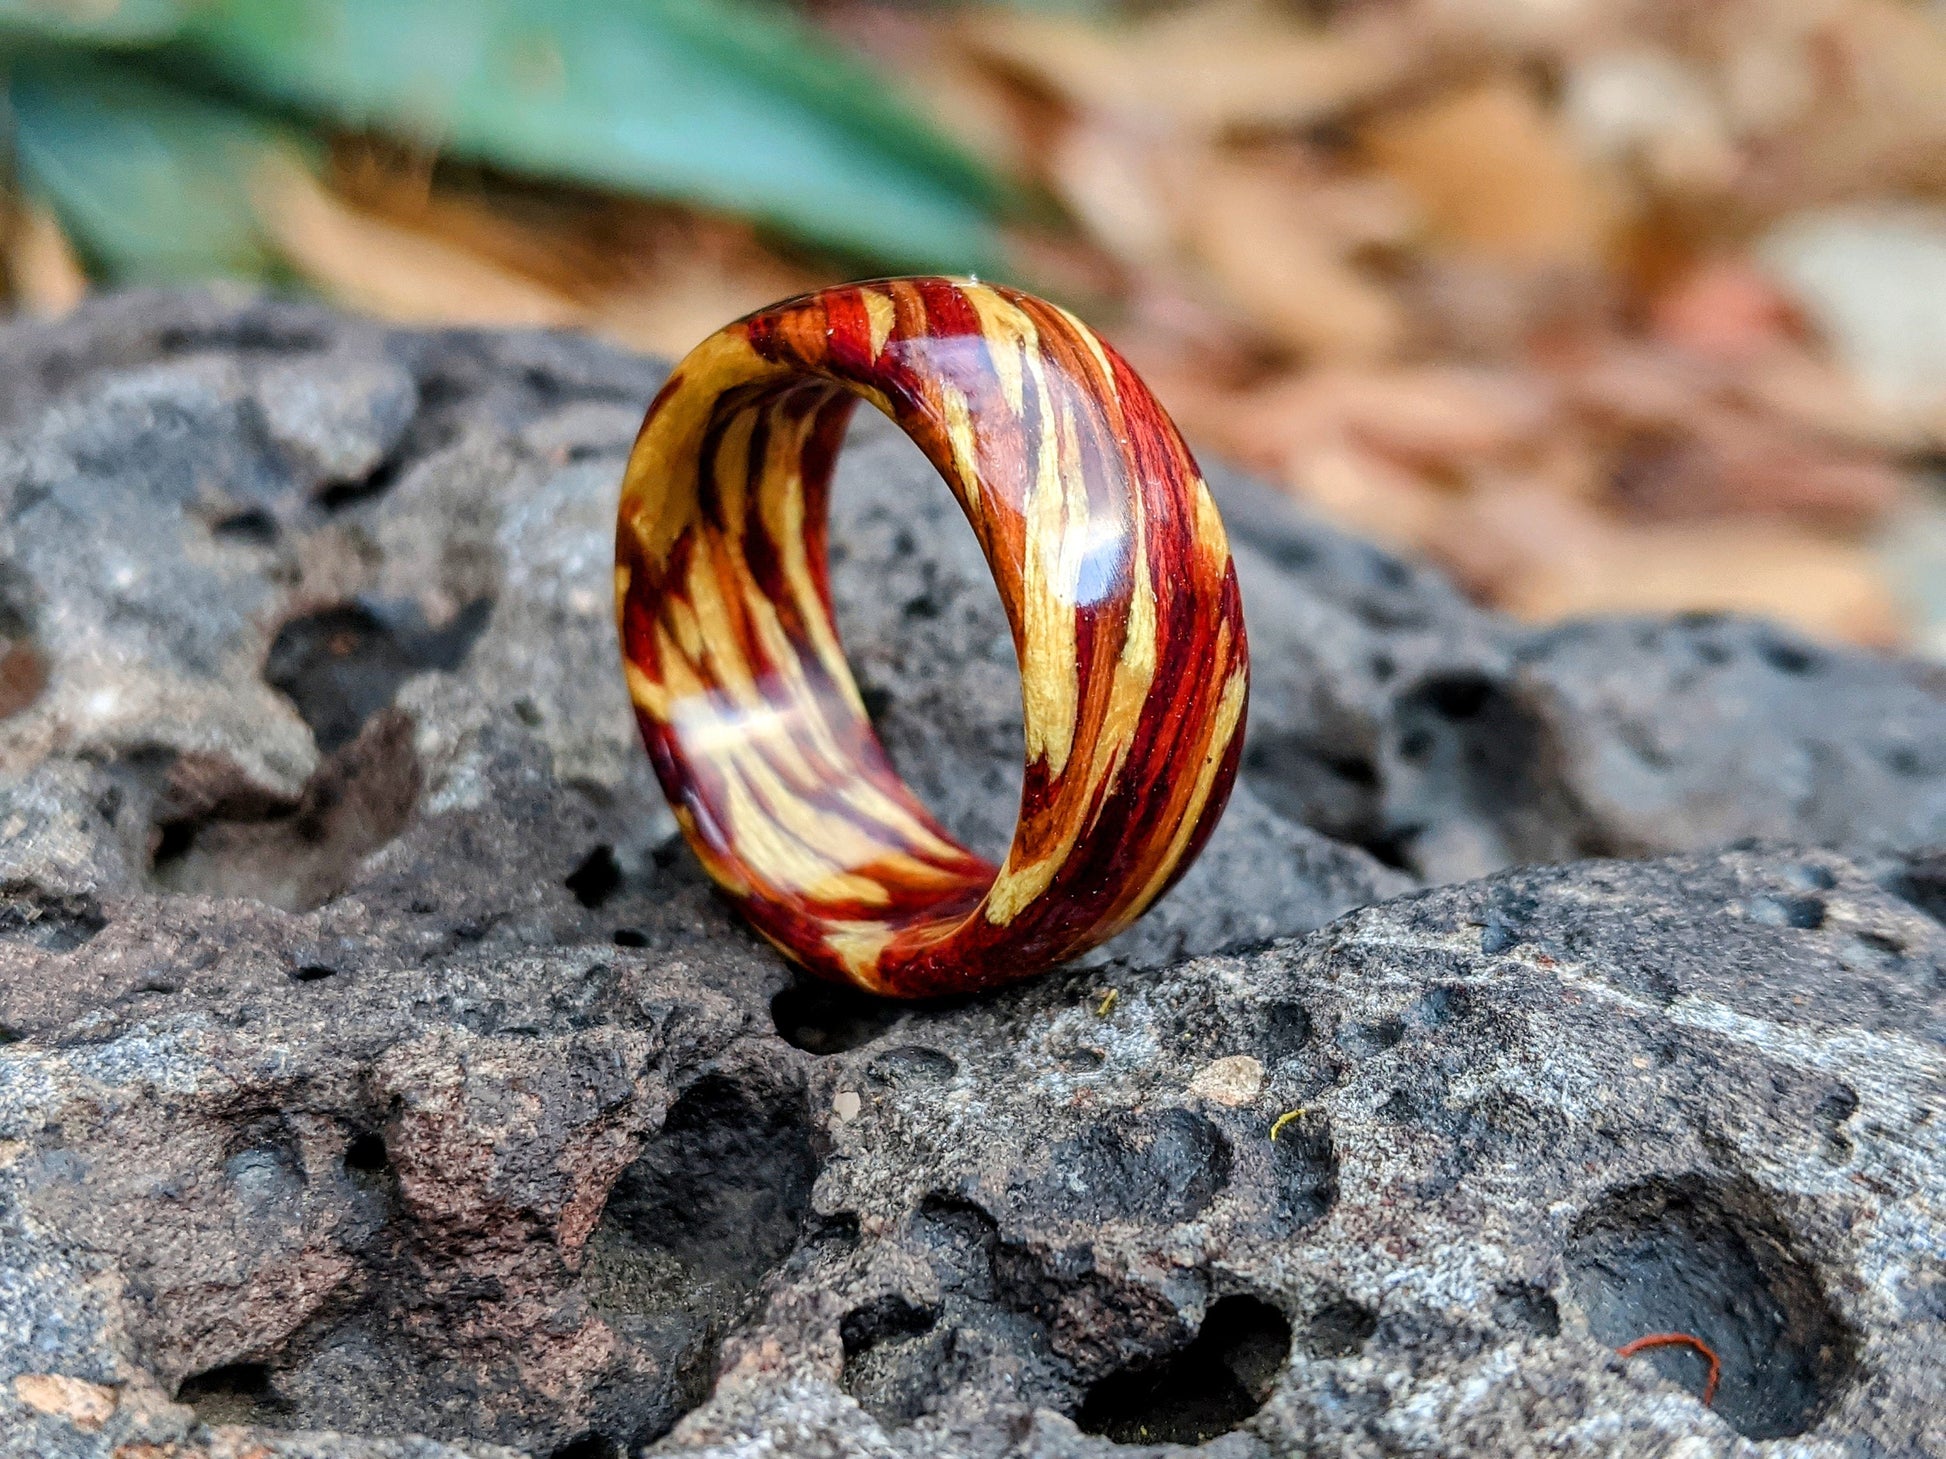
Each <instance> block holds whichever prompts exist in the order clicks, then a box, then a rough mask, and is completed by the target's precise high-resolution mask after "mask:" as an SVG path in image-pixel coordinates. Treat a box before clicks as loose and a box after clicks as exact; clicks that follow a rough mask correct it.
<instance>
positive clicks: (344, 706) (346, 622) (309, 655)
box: [264, 598, 493, 753]
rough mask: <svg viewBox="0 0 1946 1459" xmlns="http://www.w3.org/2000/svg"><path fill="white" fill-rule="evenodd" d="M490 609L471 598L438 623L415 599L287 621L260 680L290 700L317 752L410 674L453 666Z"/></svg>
mask: <svg viewBox="0 0 1946 1459" xmlns="http://www.w3.org/2000/svg"><path fill="white" fill-rule="evenodd" d="M492 612H493V600H492V599H491V598H476V599H474V600H473V601H472V602H471V603H468V604H467V605H466V606H465V607H464V608H462V609H460V611H459V612H458V613H457V614H455V615H454V616H453V619H452V621H451V622H450V623H446V624H443V625H441V626H439V627H436V628H435V627H433V626H431V625H429V624H428V623H427V622H426V621H425V618H424V616H423V615H422V614H421V613H420V611H419V607H418V605H417V604H415V603H409V602H406V603H377V602H374V603H352V604H346V605H343V606H340V607H336V608H326V609H323V610H322V611H320V612H317V613H310V614H306V615H305V616H304V617H302V618H294V619H292V620H291V621H290V622H289V623H286V624H285V625H284V627H283V629H282V630H281V631H280V632H279V633H278V635H277V638H276V640H275V641H274V642H273V643H272V644H271V646H270V655H269V658H268V659H267V660H266V661H265V663H264V679H265V680H266V682H268V683H269V684H270V686H271V687H272V688H273V689H277V690H280V691H281V692H282V693H283V694H284V695H286V696H287V697H288V698H289V699H290V701H291V703H292V704H293V705H294V706H296V709H297V712H298V713H299V714H300V715H302V716H303V717H304V722H305V723H306V724H308V725H309V726H310V727H311V733H312V734H313V735H315V736H316V738H317V742H318V748H319V750H321V751H324V752H326V753H329V752H330V751H332V750H335V749H337V748H338V747H339V746H341V745H345V744H349V743H350V742H351V740H352V737H353V736H355V735H356V734H357V733H358V731H359V728H360V726H362V725H363V724H364V723H365V721H366V720H368V719H370V718H371V717H372V716H373V715H375V714H377V713H378V712H379V711H380V710H381V709H384V708H386V707H387V706H388V705H390V704H391V702H392V700H393V698H394V696H395V695H397V693H398V692H399V686H400V685H401V684H403V683H405V681H406V680H407V679H410V678H411V677H413V676H414V675H415V674H421V673H425V672H427V671H429V670H433V669H442V670H446V671H449V672H450V671H451V670H453V669H457V668H458V667H459V666H460V664H461V663H463V662H464V661H465V659H466V655H467V653H468V652H469V651H470V650H471V649H472V647H473V643H474V641H475V640H476V639H477V638H478V637H479V636H480V632H481V630H483V629H484V628H485V627H486V624H487V619H488V618H489V617H490V616H491V615H492Z"/></svg>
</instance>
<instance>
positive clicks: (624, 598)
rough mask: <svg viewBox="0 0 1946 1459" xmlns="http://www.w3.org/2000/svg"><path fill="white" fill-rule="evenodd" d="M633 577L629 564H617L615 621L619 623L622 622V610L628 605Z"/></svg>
mask: <svg viewBox="0 0 1946 1459" xmlns="http://www.w3.org/2000/svg"><path fill="white" fill-rule="evenodd" d="M633 576H634V575H633V573H631V572H630V571H629V566H628V564H627V563H625V562H618V563H616V564H615V621H616V622H617V623H620V622H621V621H622V609H623V608H624V607H625V606H626V605H627V603H628V585H629V583H630V581H631V580H632V579H633Z"/></svg>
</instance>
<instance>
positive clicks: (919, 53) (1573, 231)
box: [0, 0, 1946, 657]
mask: <svg viewBox="0 0 1946 1459" xmlns="http://www.w3.org/2000/svg"><path fill="white" fill-rule="evenodd" d="M0 66H3V67H4V99H5V141H6V146H5V151H4V158H5V172H4V198H5V209H4V215H5V223H4V234H0V237H3V239H4V242H3V243H0V262H3V263H4V270H3V272H4V279H5V291H6V307H7V308H8V309H11V310H15V311H19V312H21V313H25V314H30V315H44V316H45V315H58V314H60V313H62V312H64V311H66V310H68V309H70V308H72V307H73V306H74V305H75V304H76V303H77V302H78V301H79V300H80V299H81V298H82V297H83V296H84V295H85V294H86V293H87V292H88V291H89V290H90V289H94V288H101V287H108V286H116V285H129V284H148V283H175V282H185V281H192V280H204V279H235V280H242V281H246V282H248V283H251V284H255V285H259V286H262V285H269V286H272V287H277V288H285V289H292V290H297V291H304V292H310V293H313V294H316V295H320V296H322V297H324V298H327V299H330V300H333V301H336V302H338V303H341V304H344V305H347V306H350V307H353V308H356V309H361V310H365V311H369V312H372V313H376V314H378V315H381V316H385V317H388V318H392V319H396V320H401V321H408V322H413V323H438V322H451V323H466V324H493V325H559V326H572V327H576V328H581V329H586V330H589V331H592V332H594V333H596V334H599V335H603V336H606V337H608V338H610V339H613V340H616V341H618V342H620V343H622V344H624V345H628V346H631V347H634V348H637V349H642V350H648V351H654V352H657V353H661V354H667V355H676V354H680V353H681V352H682V351H684V350H686V349H687V348H688V347H689V346H690V345H692V344H694V343H695V342H696V341H697V340H698V339H700V338H701V337H702V336H703V335H705V334H707V333H708V332H709V331H710V330H711V329H713V328H715V327H716V326H718V325H720V324H722V323H725V322H727V321H728V320H729V319H731V318H732V317H734V316H736V315H738V314H740V313H742V312H744V311H746V310H748V309H751V308H754V307H756V306H758V305H760V304H763V303H766V302H769V301H770V300H772V299H774V298H777V297H780V296H782V295H785V294H788V293H792V292H795V291H798V290H800V289H804V288H809V287H814V286H816V285H818V284H820V283H824V282H829V281H833V280H837V279H840V278H845V277H857V276H861V275H868V274H873V273H884V272H912V271H920V270H940V271H951V272H977V273H978V274H980V275H981V276H982V277H988V278H994V279H999V280H1003V281H1006V282H1010V283H1014V284H1017V285H1019V286H1022V287H1025V288H1029V289H1032V290H1034V291H1036V292H1040V293H1045V294H1048V295H1050V296H1052V297H1055V298H1057V299H1059V300H1061V301H1062V302H1064V303H1066V304H1068V305H1069V306H1070V307H1072V308H1074V309H1075V310H1077V311H1078V312H1080V313H1082V314H1083V315H1084V316H1085V317H1087V318H1088V319H1089V320H1090V321H1091V322H1093V323H1095V324H1096V325H1097V326H1098V327H1099V328H1101V329H1102V330H1103V332H1104V333H1105V334H1107V335H1108V336H1109V338H1111V339H1112V340H1113V341H1114V342H1115V343H1116V344H1118V345H1119V346H1120V347H1121V348H1122V349H1123V351H1124V352H1125V353H1126V354H1128V355H1129V356H1130V358H1131V359H1132V360H1133V361H1134V363H1135V364H1136V366H1137V367H1138V368H1139V369H1140V370H1141V371H1142V372H1143V373H1144V374H1145V375H1146V377H1147V378H1148V380H1149V381H1150V383H1151V384H1152V385H1153V386H1154V387H1155V389H1156V390H1157V392H1158V394H1160V396H1161V397H1162V399H1163V400H1164V402H1165V403H1166V404H1167V405H1168V406H1169V408H1170V409H1171V411H1172V412H1173V413H1174V414H1175V416H1176V418H1177V420H1178V421H1179V422H1180V423H1181V424H1182V426H1183V427H1184V429H1185V431H1186V432H1187V433H1188V434H1189V436H1190V437H1191V439H1192V441H1193V442H1194V444H1195V445H1196V446H1197V448H1198V449H1199V450H1201V451H1203V452H1205V453H1208V454H1211V455H1221V456H1225V457H1228V458H1230V459H1232V460H1235V461H1238V462H1241V463H1243V464H1245V465H1247V466H1249V467H1251V468H1253V469H1255V470H1257V471H1259V472H1260V473H1262V474H1263V475H1265V476H1266V477H1268V478H1270V479H1272V480H1274V481H1276V482H1278V483H1280V484H1281V485H1282V486H1283V487H1285V488H1286V489H1288V490H1289V491H1290V492H1291V493H1292V494H1293V495H1294V496H1295V497H1297V498H1299V499H1300V500H1302V501H1304V502H1306V503H1308V504H1309V505H1310V506H1311V507H1313V508H1314V509H1315V510H1317V511H1319V512H1321V513H1323V514H1325V515H1327V516H1329V517H1331V518H1333V519H1335V520H1337V521H1339V522H1341V523H1343V524H1345V525H1347V526H1349V527H1351V528H1353V529H1355V530H1357V531H1359V532H1362V533H1364V534H1366V535H1369V536H1371V537H1374V538H1376V539H1378V540H1380V541H1383V542H1385V543H1387V544H1390V545H1392V546H1395V547H1399V548H1402V549H1405V550H1408V551H1411V552H1414V553H1417V554H1420V555H1423V556H1427V557H1430V558H1433V559H1435V560H1436V561H1438V562H1439V563H1441V564H1442V565H1443V566H1444V567H1445V568H1446V569H1447V570H1449V571H1450V572H1451V573H1452V574H1454V575H1455V576H1456V577H1457V579H1458V580H1459V581H1460V582H1461V583H1462V584H1463V585H1464V586H1465V587H1466V588H1467V589H1468V590H1469V591H1470V592H1472V593H1473V594H1474V595H1475V596H1477V597H1478V598H1479V599H1480V600H1481V601H1483V602H1486V603H1490V604H1493V605H1495V606H1497V607H1500V608H1503V609H1506V610H1508V611H1510V612H1512V613H1515V614H1517V615H1520V616H1522V617H1525V618H1530V619H1541V620H1544V619H1551V618H1557V617H1561V616H1565V615H1570V614H1578V613H1586V612H1596V611H1629V610H1644V611H1669V610H1682V609H1718V608H1731V609H1740V610H1747V611H1754V612H1763V613H1769V614H1774V615H1777V616H1779V617H1782V618H1785V619H1788V620H1790V621H1792V622H1795V623H1797V624H1799V625H1801V626H1802V627H1805V628H1807V629H1809V630H1811V631H1812V632H1815V633H1818V634H1821V635H1824V636H1826V637H1831V638H1838V639H1845V640H1850V641H1853V642H1860V643H1867V644H1875V645H1886V646H1904V647H1909V648H1913V649H1916V650H1918V651H1920V652H1924V653H1929V654H1932V655H1935V656H1940V657H1946V495H1942V491H1941V486H1940V482H1941V480H1942V472H1941V469H1940V468H1941V465H1942V463H1946V4H1940V3H1934V0H1186V3H1177V4H1153V3H1143V4H1112V3H1106V0H1067V3H1050V0H1041V3H1036V4H1028V3H1015V4H1010V5H1000V4H971V3H968V4H959V5H952V4H945V3H933V4H921V3H902V4H889V3H856V0H806V3H802V4H796V5H792V4H787V3H785V0H0Z"/></svg>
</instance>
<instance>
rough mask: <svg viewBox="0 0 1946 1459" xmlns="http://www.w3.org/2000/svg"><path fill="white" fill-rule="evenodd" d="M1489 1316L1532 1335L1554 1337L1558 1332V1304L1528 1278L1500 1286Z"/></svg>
mask: <svg viewBox="0 0 1946 1459" xmlns="http://www.w3.org/2000/svg"><path fill="white" fill-rule="evenodd" d="M1493 1320H1494V1321H1495V1322H1496V1323H1498V1324H1499V1325H1500V1326H1501V1327H1503V1328H1508V1329H1511V1330H1513V1331H1515V1332H1524V1333H1531V1334H1533V1335H1534V1336H1535V1337H1557V1336H1559V1335H1560V1332H1561V1308H1560V1306H1559V1304H1557V1303H1556V1302H1555V1300H1554V1298H1553V1297H1552V1296H1550V1295H1549V1294H1548V1291H1547V1289H1546V1288H1544V1287H1537V1286H1535V1285H1534V1284H1533V1283H1531V1282H1513V1283H1510V1284H1509V1285H1507V1286H1504V1287H1501V1288H1500V1289H1499V1293H1498V1295H1497V1296H1496V1297H1495V1298H1494V1302H1493Z"/></svg>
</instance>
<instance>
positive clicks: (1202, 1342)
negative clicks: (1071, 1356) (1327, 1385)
mask: <svg viewBox="0 0 1946 1459" xmlns="http://www.w3.org/2000/svg"><path fill="white" fill-rule="evenodd" d="M1290 1351H1291V1325H1290V1323H1289V1322H1288V1321H1287V1320H1286V1319H1285V1317H1284V1314H1283V1313H1281V1312H1279V1311H1278V1310H1277V1309H1276V1308H1275V1307H1273V1306H1271V1305H1270V1304H1269V1303H1268V1302H1262V1301H1259V1300H1258V1299H1256V1298H1255V1297H1225V1298H1224V1299H1223V1300H1222V1301H1220V1302H1218V1303H1217V1304H1216V1305H1215V1306H1213V1307H1211V1308H1210V1309H1209V1312H1208V1314H1207V1315H1206V1316H1205V1317H1204V1318H1203V1325H1202V1327H1201V1328H1200V1329H1199V1330H1198V1331H1197V1333H1196V1336H1195V1339H1194V1340H1193V1341H1192V1342H1191V1343H1190V1344H1189V1346H1188V1347H1186V1348H1184V1349H1182V1350H1181V1351H1180V1352H1178V1353H1175V1354H1172V1355H1171V1356H1169V1357H1167V1358H1163V1359H1161V1360H1159V1361H1157V1362H1153V1363H1145V1364H1141V1365H1139V1366H1137V1367H1132V1368H1126V1369H1123V1370H1122V1371H1121V1372H1119V1373H1114V1374H1111V1375H1110V1376H1108V1377H1107V1378H1104V1379H1102V1380H1101V1381H1100V1382H1099V1383H1096V1384H1095V1385H1094V1386H1093V1387H1092V1388H1090V1389H1089V1390H1088V1396H1087V1399H1086V1400H1085V1401H1084V1402H1083V1403H1082V1405H1081V1412H1080V1413H1079V1415H1077V1416H1076V1419H1075V1422H1076V1423H1078V1424H1079V1425H1080V1426H1081V1428H1082V1429H1083V1430H1084V1431H1085V1432H1087V1433H1091V1434H1100V1435H1102V1436H1103V1437H1105V1438H1109V1439H1112V1440H1114V1441H1115V1442H1116V1443H1118V1444H1201V1443H1205V1442H1207V1441H1208V1440H1210V1439H1213V1438H1216V1437H1217V1436H1218V1435H1219V1434H1227V1433H1228V1432H1230V1430H1232V1429H1234V1428H1235V1427H1236V1426H1237V1425H1238V1424H1240V1423H1242V1422H1243V1421H1244V1420H1245V1419H1247V1418H1249V1417H1250V1416H1251V1415H1252V1414H1254V1413H1255V1412H1256V1411H1257V1410H1258V1409H1260V1408H1262V1407H1263V1405H1264V1400H1265V1399H1267V1398H1268V1397H1270V1394H1271V1390H1272V1389H1273V1388H1275V1387H1276V1386H1277V1375H1278V1374H1279V1373H1280V1372H1282V1371H1283V1367H1284V1364H1285V1363H1286V1362H1287V1361H1288V1360H1289V1358H1290Z"/></svg>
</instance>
